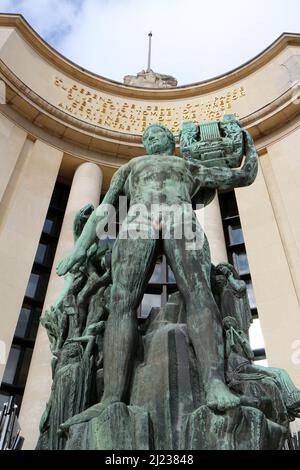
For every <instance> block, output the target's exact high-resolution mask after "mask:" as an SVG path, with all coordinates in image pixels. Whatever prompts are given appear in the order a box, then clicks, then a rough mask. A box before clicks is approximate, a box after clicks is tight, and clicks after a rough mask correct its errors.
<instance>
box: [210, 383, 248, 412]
mask: <svg viewBox="0 0 300 470" xmlns="http://www.w3.org/2000/svg"><path fill="white" fill-rule="evenodd" d="M206 401H207V406H208V407H209V408H211V409H212V410H215V411H226V410H229V409H231V408H235V407H236V406H239V405H240V404H241V400H240V397H238V396H236V395H234V394H233V393H232V392H231V391H230V390H229V388H228V387H227V386H226V385H225V383H224V382H222V380H220V379H215V380H213V381H212V382H211V383H210V385H209V387H208V389H207V391H206Z"/></svg>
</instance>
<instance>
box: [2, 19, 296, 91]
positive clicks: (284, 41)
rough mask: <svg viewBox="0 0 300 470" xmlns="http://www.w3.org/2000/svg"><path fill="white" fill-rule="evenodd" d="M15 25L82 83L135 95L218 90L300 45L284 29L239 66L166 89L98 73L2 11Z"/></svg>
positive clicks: (7, 22) (6, 22)
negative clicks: (137, 84)
mask: <svg viewBox="0 0 300 470" xmlns="http://www.w3.org/2000/svg"><path fill="white" fill-rule="evenodd" d="M1 26H6V27H14V28H16V29H17V30H18V32H19V33H20V34H21V36H22V37H23V38H24V39H25V40H26V41H27V42H28V43H29V44H30V45H31V47H32V48H33V49H35V50H36V51H37V52H38V53H39V54H40V55H41V56H42V57H44V58H45V59H46V60H48V61H49V62H50V63H52V64H55V65H56V66H57V67H58V68H59V69H60V70H61V71H63V72H65V73H66V74H67V75H69V76H71V77H72V78H74V79H77V80H80V81H81V82H82V83H83V84H86V85H88V86H91V87H95V88H97V89H99V90H102V91H105V92H108V93H112V94H114V95H121V96H125V97H130V98H136V99H153V100H171V99H182V98H190V97H193V96H199V95H202V94H205V93H209V92H213V91H216V90H218V89H220V88H224V87H226V86H230V85H232V84H233V83H235V82H237V81H239V80H242V79H243V78H245V77H247V76H248V75H249V74H251V73H252V72H254V71H255V70H257V69H258V68H260V67H262V66H263V65H265V64H267V63H268V62H270V61H271V60H272V59H273V57H274V56H276V55H277V54H279V53H280V52H281V51H282V50H283V49H285V48H286V47H287V46H289V45H295V46H300V34H293V33H283V34H282V35H281V36H280V37H279V38H278V39H277V40H276V41H274V42H273V43H272V44H271V45H270V46H269V47H268V48H267V49H265V50H264V51H263V52H261V53H260V54H258V55H257V56H256V57H254V58H253V59H251V60H249V61H248V62H247V63H245V64H243V65H241V66H240V67H238V68H236V69H234V70H232V71H230V72H228V73H225V74H223V75H221V76H219V77H215V78H212V79H209V80H206V81H203V82H199V83H193V84H190V85H184V86H179V87H176V88H168V89H163V90H157V89H144V88H138V87H132V86H129V85H124V84H122V83H118V82H115V81H113V80H109V79H106V78H104V77H101V76H99V75H96V74H94V73H92V72H90V71H88V70H85V69H84V68H82V67H80V66H79V65H76V64H74V63H73V62H71V61H70V60H68V59H67V58H65V57H64V56H63V55H61V54H60V53H58V52H57V51H56V50H55V49H53V48H52V47H51V46H50V45H49V44H47V43H46V42H45V41H44V40H43V39H42V38H41V37H40V36H39V35H38V34H37V33H36V32H35V31H34V30H33V29H32V28H31V26H30V25H29V24H28V23H27V21H26V20H25V19H24V18H23V17H22V16H21V15H14V14H3V13H0V27H1Z"/></svg>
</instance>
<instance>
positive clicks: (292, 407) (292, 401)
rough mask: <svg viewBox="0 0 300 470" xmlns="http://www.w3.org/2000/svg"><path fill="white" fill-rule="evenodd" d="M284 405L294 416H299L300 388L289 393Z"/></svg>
mask: <svg viewBox="0 0 300 470" xmlns="http://www.w3.org/2000/svg"><path fill="white" fill-rule="evenodd" d="M286 407H287V409H288V411H289V412H290V413H291V414H292V415H293V416H294V417H295V418H299V417H300V390H295V391H294V392H292V393H289V395H288V399H287V401H286Z"/></svg>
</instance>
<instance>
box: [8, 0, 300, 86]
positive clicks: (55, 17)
mask: <svg viewBox="0 0 300 470" xmlns="http://www.w3.org/2000/svg"><path fill="white" fill-rule="evenodd" d="M3 4H4V5H5V4H6V8H4V7H3V6H2V5H3ZM8 6H9V8H10V9H9V10H8ZM0 10H2V11H3V10H6V11H20V12H22V13H23V14H24V15H25V17H26V18H27V19H28V21H29V22H30V23H31V25H32V26H33V27H34V28H35V29H37V31H38V32H39V33H40V34H41V35H42V36H43V37H46V39H47V40H48V41H49V42H50V43H51V44H52V45H54V46H55V47H56V48H57V49H58V50H59V51H60V52H62V53H63V54H64V55H66V56H67V57H68V58H70V59H71V60H73V61H75V62H77V63H78V64H79V65H81V66H82V67H85V68H87V69H90V70H92V71H94V72H96V73H99V74H100V75H102V76H105V77H108V78H110V79H113V80H117V81H122V79H123V76H124V75H126V74H135V73H137V72H138V71H140V70H141V69H143V68H145V67H146V66H147V44H148V36H147V34H148V32H149V31H150V30H152V31H153V43H152V44H153V45H152V68H153V69H154V70H155V71H157V72H161V73H167V74H171V75H174V76H175V77H176V78H177V79H178V80H179V84H181V85H183V84H186V83H192V82H197V81H201V80H204V79H209V78H211V77H213V76H216V75H219V74H222V73H226V72H228V71H229V70H230V69H232V68H234V67H238V66H239V65H241V64H242V63H244V62H245V61H247V60H250V59H251V58H253V57H254V56H255V55H256V54H258V53H259V52H261V51H262V50H263V49H264V48H266V47H267V46H268V45H269V44H270V43H271V42H273V41H274V40H275V39H276V38H277V37H278V36H279V35H280V34H281V33H282V32H284V31H290V32H300V23H299V15H300V3H299V0H285V1H284V2H283V1H282V0H252V1H251V2H248V1H246V0H226V2H225V1H224V0H210V2H207V1H206V0H205V1H204V0H184V1H182V0H151V2H150V1H149V0H81V1H80V0H26V1H25V0H19V1H10V2H8V1H5V0H4V1H3V0H2V1H1V0H0Z"/></svg>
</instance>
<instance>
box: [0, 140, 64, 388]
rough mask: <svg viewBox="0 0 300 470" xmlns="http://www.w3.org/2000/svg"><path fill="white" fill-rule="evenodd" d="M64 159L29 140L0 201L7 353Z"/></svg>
mask: <svg viewBox="0 0 300 470" xmlns="http://www.w3.org/2000/svg"><path fill="white" fill-rule="evenodd" d="M61 159H62V153H61V152H59V151H57V150H55V149H53V148H51V147H49V146H48V145H46V144H44V143H42V142H40V141H37V142H35V143H33V142H31V141H29V140H27V141H26V142H25V144H24V146H23V149H22V151H21V154H20V156H19V158H18V161H17V164H16V166H15V168H14V171H13V173H12V175H11V178H10V181H9V184H8V185H7V188H6V190H5V192H4V194H3V197H2V200H1V203H0V259H1V271H0V317H1V332H0V340H1V341H3V342H4V343H5V345H6V353H7V354H8V352H9V349H10V345H11V342H12V338H13V335H14V331H15V327H16V324H17V320H18V317H19V314H20V308H21V305H22V301H23V297H24V294H25V290H26V287H27V283H28V279H29V275H30V272H31V268H32V264H33V260H34V257H35V253H36V249H37V246H38V242H39V238H40V236H41V232H42V228H43V224H44V221H45V217H46V213H47V210H48V206H49V201H50V198H51V194H52V191H53V187H54V184H55V181H56V178H57V174H58V171H59V167H60V163H61ZM4 367H5V365H4V364H0V380H1V378H2V376H3V372H4Z"/></svg>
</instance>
